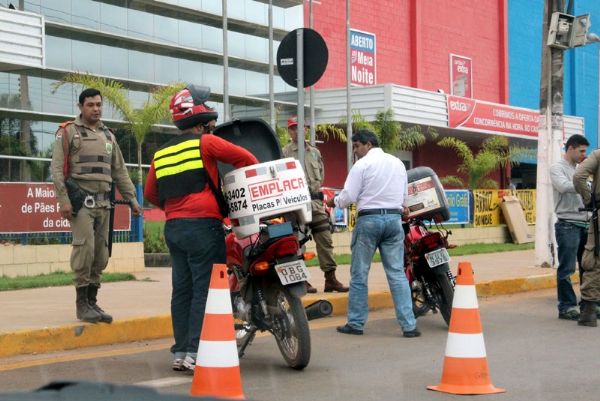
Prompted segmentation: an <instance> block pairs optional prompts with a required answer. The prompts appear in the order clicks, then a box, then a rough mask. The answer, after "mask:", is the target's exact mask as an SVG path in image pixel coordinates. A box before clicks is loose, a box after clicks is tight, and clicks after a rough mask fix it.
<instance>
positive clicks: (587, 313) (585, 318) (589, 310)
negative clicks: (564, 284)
mask: <svg viewBox="0 0 600 401" xmlns="http://www.w3.org/2000/svg"><path fill="white" fill-rule="evenodd" d="M581 304H582V305H581V315H579V321H578V322H577V324H578V325H580V326H588V327H596V326H597V325H598V322H597V321H596V319H597V316H596V303H595V302H590V301H585V300H582V301H581Z"/></svg>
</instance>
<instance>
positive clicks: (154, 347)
mask: <svg viewBox="0 0 600 401" xmlns="http://www.w3.org/2000/svg"><path fill="white" fill-rule="evenodd" d="M170 346H171V344H170V343H161V344H150V345H144V346H137V347H128V348H120V349H116V350H106V351H93V352H81V350H76V351H72V352H77V353H76V354H73V355H58V356H56V355H55V356H49V357H42V358H39V359H32V360H28V361H20V362H13V363H3V364H2V365H0V372H5V371H7V370H15V369H23V368H30V367H33V366H43V365H51V364H54V363H61V362H73V361H82V360H85V359H97V358H107V357H111V356H121V355H132V354H141V353H144V352H152V351H162V350H165V349H169V348H170Z"/></svg>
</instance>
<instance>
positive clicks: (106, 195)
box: [89, 192, 110, 201]
mask: <svg viewBox="0 0 600 401" xmlns="http://www.w3.org/2000/svg"><path fill="white" fill-rule="evenodd" d="M89 195H90V196H91V197H92V198H94V200H97V201H104V200H110V192H98V193H95V194H89Z"/></svg>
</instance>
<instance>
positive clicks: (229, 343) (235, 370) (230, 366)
mask: <svg viewBox="0 0 600 401" xmlns="http://www.w3.org/2000/svg"><path fill="white" fill-rule="evenodd" d="M190 394H191V395H193V396H212V397H217V398H226V399H237V400H243V399H245V397H244V392H243V390H242V380H241V376H240V361H239V358H238V352H237V346H236V342H235V332H234V329H233V314H232V310H231V296H230V294H229V283H228V279H227V267H226V266H225V265H222V264H215V265H213V270H212V275H211V277H210V287H209V290H208V299H207V301H206V311H205V313H204V322H203V324H202V333H201V335H200V344H199V345H198V356H197V357H196V367H195V369H194V380H193V381H192V388H191V390H190Z"/></svg>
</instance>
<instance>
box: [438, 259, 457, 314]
mask: <svg viewBox="0 0 600 401" xmlns="http://www.w3.org/2000/svg"><path fill="white" fill-rule="evenodd" d="M437 269H439V273H438V274H436V276H435V277H436V281H437V282H436V286H435V292H436V294H435V296H436V298H437V305H438V309H439V310H440V312H441V314H442V317H443V318H444V321H445V322H446V324H447V325H450V316H451V314H452V300H453V299H454V285H452V282H451V281H450V278H449V277H448V274H447V272H448V271H449V270H450V266H448V263H445V264H444V265H441V266H438V267H437Z"/></svg>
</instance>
